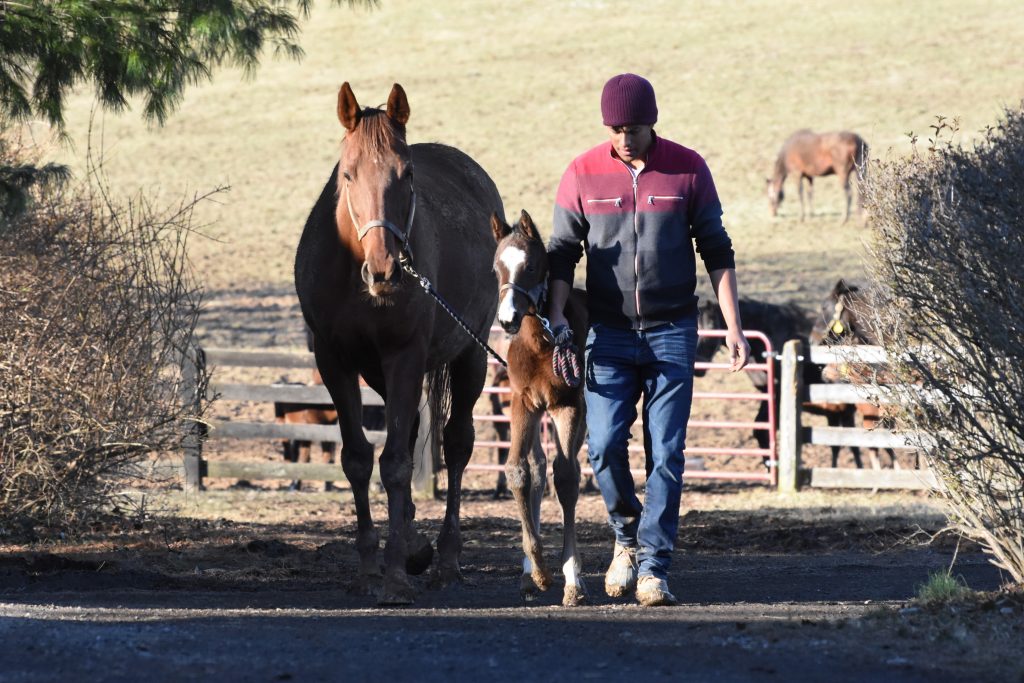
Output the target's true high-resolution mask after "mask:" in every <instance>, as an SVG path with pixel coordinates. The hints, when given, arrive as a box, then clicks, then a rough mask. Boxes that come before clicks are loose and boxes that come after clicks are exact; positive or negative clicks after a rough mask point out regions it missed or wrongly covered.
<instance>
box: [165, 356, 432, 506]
mask: <svg viewBox="0 0 1024 683" xmlns="http://www.w3.org/2000/svg"><path fill="white" fill-rule="evenodd" d="M195 366H196V369H198V368H200V367H203V366H205V367H206V368H210V369H213V368H218V367H259V368H264V367H271V368H285V369H305V368H308V369H310V370H312V369H313V368H315V367H316V362H315V360H314V358H313V354H311V353H305V352H303V353H283V352H267V351H249V350H240V349H218V348H208V349H203V350H201V351H200V352H199V353H198V355H197V358H196V360H195ZM196 376H198V373H197V372H195V371H193V372H192V373H191V377H192V378H193V379H192V384H191V387H192V388H191V391H192V392H193V394H194V393H195V391H196V389H195V387H196V385H195V381H194V378H195V377H196ZM361 391H362V401H363V405H364V406H382V405H384V400H383V399H382V398H381V397H380V395H379V394H378V393H377V392H375V391H373V390H372V389H370V388H369V387H362V389H361ZM207 397H209V398H213V397H216V398H218V399H220V400H227V401H253V402H258V403H274V402H282V403H291V404H299V405H306V404H308V405H323V404H330V403H331V396H330V394H329V393H328V392H327V389H326V388H325V387H323V386H311V385H299V384H280V383H273V384H255V383H253V384H240V383H220V382H210V384H209V386H208V387H207ZM196 398H197V399H198V398H199V397H196ZM429 424H430V422H429V415H428V414H427V411H426V407H425V406H424V407H423V408H422V409H421V416H420V433H419V437H418V439H417V445H416V449H415V453H414V456H415V459H414V467H413V488H414V491H415V492H416V493H417V495H420V496H426V495H433V492H434V459H433V455H432V454H431V457H427V450H428V449H427V447H426V443H427V438H426V437H427V431H428V429H429ZM204 431H205V435H204V434H203V432H204ZM364 433H365V434H366V438H367V440H368V441H369V442H370V443H371V444H373V445H374V446H382V445H383V444H384V441H385V439H386V438H387V433H386V432H383V431H373V430H364ZM204 436H205V440H211V439H259V440H267V439H281V440H286V439H288V440H296V441H314V442H330V443H337V442H339V441H340V440H341V435H340V432H339V430H338V426H337V425H315V424H278V423H276V422H250V421H238V420H210V421H209V422H207V423H206V424H205V425H201V426H197V429H196V430H195V433H193V434H190V435H189V438H188V439H187V440H186V445H185V484H186V486H187V487H188V488H190V489H192V490H194V491H197V490H200V489H201V488H202V486H203V479H204V478H206V477H230V478H238V479H251V480H258V479H302V480H306V481H342V480H344V479H345V474H344V471H343V470H342V468H341V466H340V465H327V464H316V463H288V462H265V463H260V462H255V463H253V462H225V461H212V462H211V461H208V460H206V459H205V458H203V455H202V442H203V440H204V438H203V437H204Z"/></svg>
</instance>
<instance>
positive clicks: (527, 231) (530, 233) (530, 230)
mask: <svg viewBox="0 0 1024 683" xmlns="http://www.w3.org/2000/svg"><path fill="white" fill-rule="evenodd" d="M519 229H520V230H522V231H523V234H524V235H526V236H527V237H529V238H530V239H531V240H539V239H540V233H539V232H537V226H536V225H534V224H533V219H532V218H530V214H528V213H526V209H523V210H522V213H521V214H520V215H519Z"/></svg>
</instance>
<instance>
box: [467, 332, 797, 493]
mask: <svg viewBox="0 0 1024 683" xmlns="http://www.w3.org/2000/svg"><path fill="white" fill-rule="evenodd" d="M501 334H502V331H501V328H500V327H492V328H491V337H492V341H494V344H495V345H498V346H501V344H500V343H499V342H498V341H497V340H495V339H494V337H495V335H498V336H499V338H500V335H501ZM698 334H699V335H700V336H702V337H724V336H725V331H724V330H699V331H698ZM744 334H745V335H746V336H747V339H748V340H758V341H760V342H762V343H763V344H764V346H765V354H764V357H763V358H762V359H760V362H751V363H749V364H748V365H747V367H746V368H745V371H746V372H765V373H767V375H768V392H767V393H762V392H759V391H755V390H753V389H752V390H751V391H744V392H714V391H697V390H696V385H695V387H694V392H693V400H694V403H695V404H696V403H697V402H698V401H701V402H703V401H744V402H749V403H756V402H758V401H767V402H768V421H767V422H759V421H754V420H750V421H738V422H734V421H729V420H693V419H691V420H690V422H689V424H688V428H687V434H686V441H687V443H688V444H691V445H689V446H687V448H686V455H687V456H691V457H694V456H703V455H735V456H741V457H751V458H757V459H759V460H760V459H764V458H767V464H768V469H767V470H766V471H765V470H764V469H763V468H761V466H760V465H759V464H758V465H757V466H755V467H754V468H753V469H751V470H749V471H747V470H737V471H727V470H707V469H703V468H702V467H701V468H697V467H694V466H688V467H687V470H686V476H687V477H688V478H690V479H727V480H741V481H762V482H765V483H769V484H771V485H772V486H774V485H775V484H776V477H777V472H776V461H775V431H776V429H775V427H776V414H775V405H776V404H775V400H774V398H775V364H774V363H773V362H771V359H772V358H774V353H775V350H774V349H773V348H772V344H771V341H769V339H768V337H767V336H765V334H764V333H763V332H759V331H757V330H748V331H744ZM755 360H756V359H755ZM490 362H491V364H492V370H493V369H494V368H496V367H498V363H497V361H494V360H492V361H490ZM696 367H697V369H704V370H708V371H712V372H728V371H729V364H728V363H697V364H696ZM484 393H485V394H506V393H509V389H508V388H507V387H492V386H490V385H488V386H486V387H484ZM473 419H474V420H476V421H478V422H508V421H509V418H508V417H507V416H506V415H495V414H492V413H482V414H481V413H477V414H474V416H473ZM702 429H745V430H754V429H758V430H766V431H767V432H768V448H766V449H762V448H726V447H718V446H700V445H692V444H699V443H700V430H702ZM541 444H542V445H543V446H544V449H545V450H546V451H548V452H549V453H550V452H553V451H554V450H555V444H554V441H553V436H552V432H551V426H550V420H549V419H548V417H547V416H546V415H545V416H544V419H543V421H542V423H541ZM509 445H510V444H509V442H508V441H493V440H492V441H487V440H480V441H476V442H474V448H508V447H509ZM586 448H587V446H586V443H584V445H583V450H584V451H585V450H586ZM643 450H644V448H643V445H642V444H635V445H631V446H629V452H630V453H643ZM687 462H688V465H695V464H696V462H695V461H691V460H690V459H688V461H687ZM466 469H467V470H477V471H481V470H483V471H487V470H491V471H500V470H503V469H504V466H503V465H499V464H488V463H474V462H472V461H471V462H470V464H469V465H468V466H467V467H466ZM632 472H633V474H634V476H640V477H643V476H646V472H645V471H644V470H643V469H634V470H632ZM583 473H584V474H593V470H591V469H590V468H589V467H584V468H583Z"/></svg>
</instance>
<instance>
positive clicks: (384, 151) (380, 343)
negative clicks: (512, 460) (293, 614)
mask: <svg viewBox="0 0 1024 683" xmlns="http://www.w3.org/2000/svg"><path fill="white" fill-rule="evenodd" d="M338 118H339V120H340V121H341V124H342V126H343V127H344V128H345V131H346V135H345V139H344V141H343V142H342V144H341V154H340V160H339V163H338V165H337V166H336V167H335V169H334V171H333V173H332V174H331V177H330V180H328V181H327V184H326V186H325V187H324V189H323V192H322V193H321V194H320V198H319V199H318V200H317V202H316V204H315V205H314V207H313V210H312V211H311V213H310V215H309V218H308V219H307V221H306V227H305V229H304V230H303V233H302V238H301V240H300V241H299V247H298V252H297V254H296V259H295V286H296V290H297V292H298V295H299V302H300V303H301V306H302V314H303V316H304V317H305V319H306V323H307V324H308V325H309V327H310V329H311V330H312V331H313V336H314V338H315V342H316V343H315V350H314V353H315V354H316V362H317V366H318V367H319V368H320V372H321V374H322V375H323V379H324V384H325V385H326V386H327V389H328V391H329V392H330V394H331V398H332V400H333V401H334V405H335V406H336V407H337V409H338V416H339V418H340V419H339V426H340V429H341V442H342V444H343V445H342V451H341V463H342V467H343V468H344V470H345V476H346V477H347V478H348V481H349V483H350V484H351V486H352V493H353V496H354V499H355V506H356V514H357V531H356V548H357V550H358V552H359V562H360V568H359V580H358V583H357V587H358V588H360V589H362V590H364V591H366V592H370V591H373V590H375V589H376V588H377V586H378V585H379V586H380V592H379V594H378V601H379V603H381V604H408V603H411V602H412V601H413V598H414V590H413V587H412V585H411V584H410V582H409V579H408V574H411V573H419V572H422V571H425V570H426V569H427V568H428V567H429V566H430V562H431V557H432V553H433V550H432V549H431V547H430V543H429V542H428V541H427V540H426V539H425V538H423V537H422V536H420V535H419V534H418V533H416V531H415V528H414V516H415V512H416V507H415V505H414V504H413V501H412V495H411V477H412V470H413V460H412V451H413V444H414V440H415V437H416V433H417V429H418V424H419V413H418V409H419V404H420V397H421V394H422V393H423V384H424V378H426V380H427V384H428V396H429V399H428V400H429V404H430V407H431V415H432V420H431V432H432V434H431V436H432V437H433V440H434V443H435V444H436V443H437V442H439V441H440V439H441V433H442V427H443V443H444V459H445V463H446V466H447V470H448V491H447V507H446V510H445V516H444V522H443V524H442V527H441V531H440V534H439V536H438V540H437V550H438V555H439V558H438V565H437V567H436V572H435V575H434V583H435V584H437V585H446V584H448V583H452V582H455V581H458V580H460V579H461V572H460V569H459V554H460V552H461V547H462V540H461V535H460V531H459V504H460V495H461V489H462V474H463V470H464V469H465V467H466V463H467V462H468V461H469V457H470V455H471V453H472V450H473V404H474V403H475V402H476V400H477V398H478V397H479V396H480V392H481V389H482V388H483V384H484V379H485V377H486V374H487V356H486V353H485V351H484V349H483V348H482V347H480V346H478V345H477V344H476V343H475V342H474V341H473V340H472V339H471V338H470V337H469V336H468V335H467V334H466V332H465V331H464V330H463V329H461V328H460V327H459V326H458V325H457V324H456V323H455V322H454V321H453V320H452V319H451V318H450V317H449V316H448V314H447V313H446V312H445V311H444V310H442V309H441V308H440V307H439V306H438V305H437V304H436V303H435V301H434V300H433V299H431V298H430V297H429V296H428V295H427V294H426V293H425V292H424V290H423V289H421V288H420V286H419V284H418V283H417V279H416V278H415V277H410V276H409V275H405V276H403V259H406V258H409V259H410V262H411V267H412V268H414V269H415V270H416V271H417V272H418V273H419V274H421V275H422V276H424V277H426V278H427V279H428V280H429V281H430V282H431V283H432V284H433V286H434V288H435V289H436V290H437V291H438V292H439V294H440V295H441V296H442V297H443V298H444V299H445V300H446V301H447V302H448V304H449V305H450V306H451V307H452V308H453V309H454V310H455V311H457V312H458V313H459V314H460V315H461V317H462V318H463V320H464V321H465V322H466V324H467V325H468V326H469V328H470V329H472V330H474V332H475V333H476V334H478V335H479V336H480V337H481V338H486V336H487V332H488V330H489V328H490V325H491V321H492V320H494V310H495V300H496V298H497V296H496V293H497V289H496V285H495V283H494V279H493V277H491V275H490V274H489V273H488V267H489V264H490V260H491V255H492V254H493V253H494V242H493V238H492V236H491V235H490V234H489V232H488V229H487V226H488V221H489V219H490V216H491V214H492V213H495V212H497V213H498V214H499V215H501V214H502V211H503V210H502V204H501V198H500V196H499V195H498V190H497V188H495V186H494V183H493V182H492V181H491V179H490V178H489V177H488V176H487V174H486V173H485V172H484V170H483V169H482V168H480V166H479V165H478V164H477V163H476V162H475V161H473V160H472V159H470V158H469V157H468V156H466V155H465V154H464V153H462V152H460V151H459V150H457V149H454V148H452V147H447V146H444V145H440V144H433V143H430V144H415V145H409V144H408V143H407V142H406V136H405V125H406V122H407V121H408V120H409V103H408V100H407V98H406V95H405V91H404V90H403V89H402V87H401V86H400V85H398V84H397V83H396V84H395V85H394V87H393V88H392V90H391V94H390V96H389V97H388V102H387V108H386V109H384V110H381V109H373V108H366V109H362V108H360V107H359V104H358V103H357V102H356V98H355V95H354V94H353V93H352V89H351V88H350V87H349V85H348V83H345V84H344V85H342V87H341V90H340V92H339V93H338ZM414 169H415V176H414V175H413V170H414ZM360 375H362V377H363V378H364V379H365V380H366V382H367V384H369V385H370V386H371V387H372V388H373V389H375V390H376V391H377V392H378V393H379V394H380V395H381V396H382V397H383V398H384V403H385V408H384V410H385V415H386V419H387V439H386V442H385V444H384V448H383V451H382V453H381V455H380V477H381V482H382V483H383V485H384V489H385V491H386V492H387V500H388V537H387V542H386V544H385V546H384V567H383V569H384V573H383V577H381V566H380V563H379V560H378V538H377V532H376V531H375V530H374V524H373V519H372V518H371V516H370V501H369V484H370V474H371V472H372V470H373V448H372V447H371V445H370V443H369V442H368V441H367V440H366V437H365V435H364V434H363V430H362V428H361V426H360V424H359V422H360V419H359V417H360V414H361V401H360V392H359V376H360ZM446 414H447V415H448V416H449V417H447V418H446ZM381 579H383V581H381Z"/></svg>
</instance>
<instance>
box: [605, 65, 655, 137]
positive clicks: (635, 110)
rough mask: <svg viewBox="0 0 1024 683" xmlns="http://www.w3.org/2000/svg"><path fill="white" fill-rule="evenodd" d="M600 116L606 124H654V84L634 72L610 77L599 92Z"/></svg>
mask: <svg viewBox="0 0 1024 683" xmlns="http://www.w3.org/2000/svg"><path fill="white" fill-rule="evenodd" d="M601 116H602V117H603V118H604V125H606V126H626V125H629V124H642V125H647V126H650V125H654V124H655V123H656V122H657V121H658V103H657V102H656V101H655V100H654V87H653V86H652V85H651V83H650V81H648V80H647V79H646V78H643V77H641V76H637V75H636V74H619V75H618V76H612V77H611V79H609V80H608V82H607V83H605V84H604V90H603V91H602V92H601Z"/></svg>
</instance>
